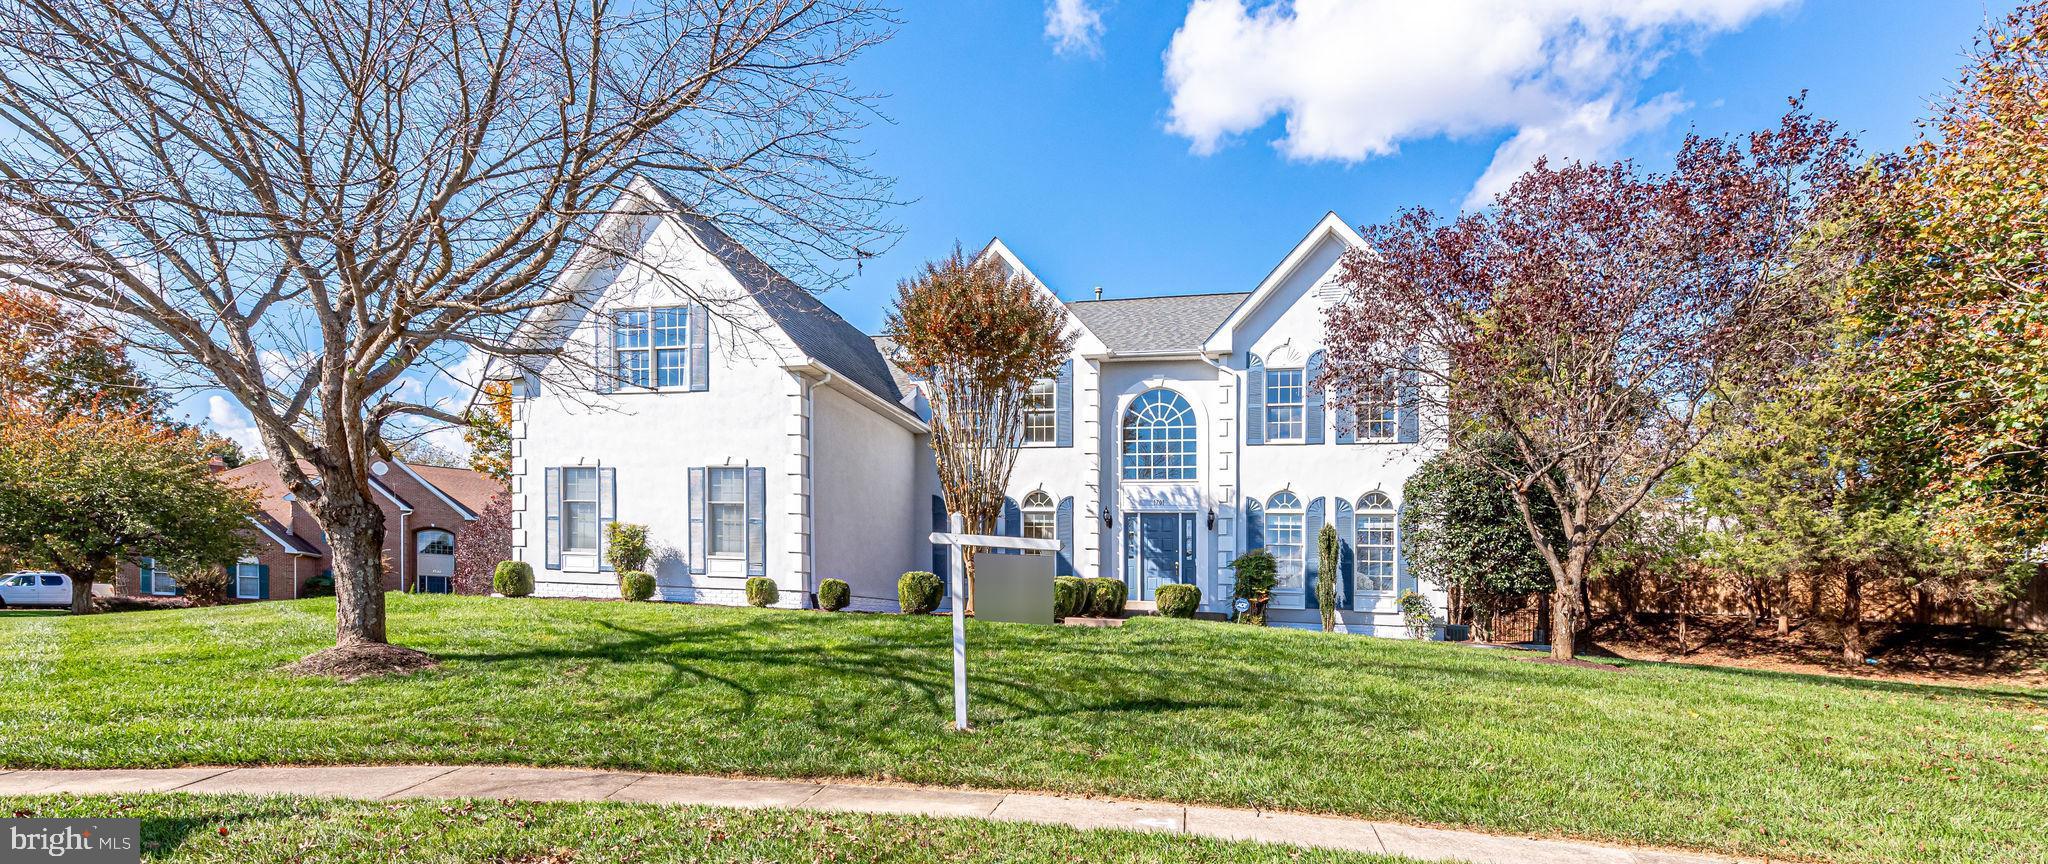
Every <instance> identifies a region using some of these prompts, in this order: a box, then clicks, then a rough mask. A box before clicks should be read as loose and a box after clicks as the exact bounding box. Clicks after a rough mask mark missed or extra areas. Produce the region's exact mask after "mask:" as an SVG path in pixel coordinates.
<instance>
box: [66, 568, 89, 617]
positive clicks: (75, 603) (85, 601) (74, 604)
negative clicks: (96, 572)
mask: <svg viewBox="0 0 2048 864" xmlns="http://www.w3.org/2000/svg"><path fill="white" fill-rule="evenodd" d="M65 575H67V576H70V577H71V614H73V615H90V614H92V582H93V578H92V574H91V573H86V574H84V575H79V574H76V573H67V574H65Z"/></svg>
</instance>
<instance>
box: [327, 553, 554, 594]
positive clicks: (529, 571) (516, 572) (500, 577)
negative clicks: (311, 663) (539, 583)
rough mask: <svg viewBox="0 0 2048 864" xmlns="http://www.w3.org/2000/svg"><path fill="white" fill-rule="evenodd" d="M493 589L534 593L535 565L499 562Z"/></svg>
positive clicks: (510, 592) (492, 579)
mask: <svg viewBox="0 0 2048 864" xmlns="http://www.w3.org/2000/svg"><path fill="white" fill-rule="evenodd" d="M328 578H330V579H332V578H333V577H328ZM491 590H492V591H495V592H497V593H499V594H503V595H505V596H507V597H524V596H526V595H528V594H532V593H533V565H532V564H528V563H526V562H524V561H500V562H498V566H497V569H495V570H492V571H491Z"/></svg>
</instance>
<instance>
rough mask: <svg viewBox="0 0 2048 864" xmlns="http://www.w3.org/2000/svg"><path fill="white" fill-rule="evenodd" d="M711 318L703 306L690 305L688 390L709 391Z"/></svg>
mask: <svg viewBox="0 0 2048 864" xmlns="http://www.w3.org/2000/svg"><path fill="white" fill-rule="evenodd" d="M710 319H711V316H710V315H707V314H705V312H704V304H702V303H693V304H691V305H690V325H689V326H690V390H691V391H692V392H697V391H702V390H709V389H711V320H710Z"/></svg>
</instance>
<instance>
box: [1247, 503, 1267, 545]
mask: <svg viewBox="0 0 2048 864" xmlns="http://www.w3.org/2000/svg"><path fill="white" fill-rule="evenodd" d="M1264 548H1266V513H1265V511H1264V510H1263V509H1261V508H1260V506H1259V502H1258V500H1257V499H1253V498H1246V499H1244V551H1246V552H1250V551H1252V550H1253V549H1264Z"/></svg>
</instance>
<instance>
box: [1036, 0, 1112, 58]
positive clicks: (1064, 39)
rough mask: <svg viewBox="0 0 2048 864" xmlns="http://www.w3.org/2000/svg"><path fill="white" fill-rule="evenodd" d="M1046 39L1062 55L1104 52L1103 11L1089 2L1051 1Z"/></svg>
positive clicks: (1049, 3) (1083, 0) (1047, 13)
mask: <svg viewBox="0 0 2048 864" xmlns="http://www.w3.org/2000/svg"><path fill="white" fill-rule="evenodd" d="M1045 38H1047V39H1051V40H1052V49H1053V51H1055V52H1058V53H1060V54H1089V55H1093V54H1096V53H1099V52H1100V51H1101V50H1102V11H1101V10H1099V9H1096V8H1095V7H1093V6H1090V5H1088V0H1048V2H1047V3H1046V4H1045Z"/></svg>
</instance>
